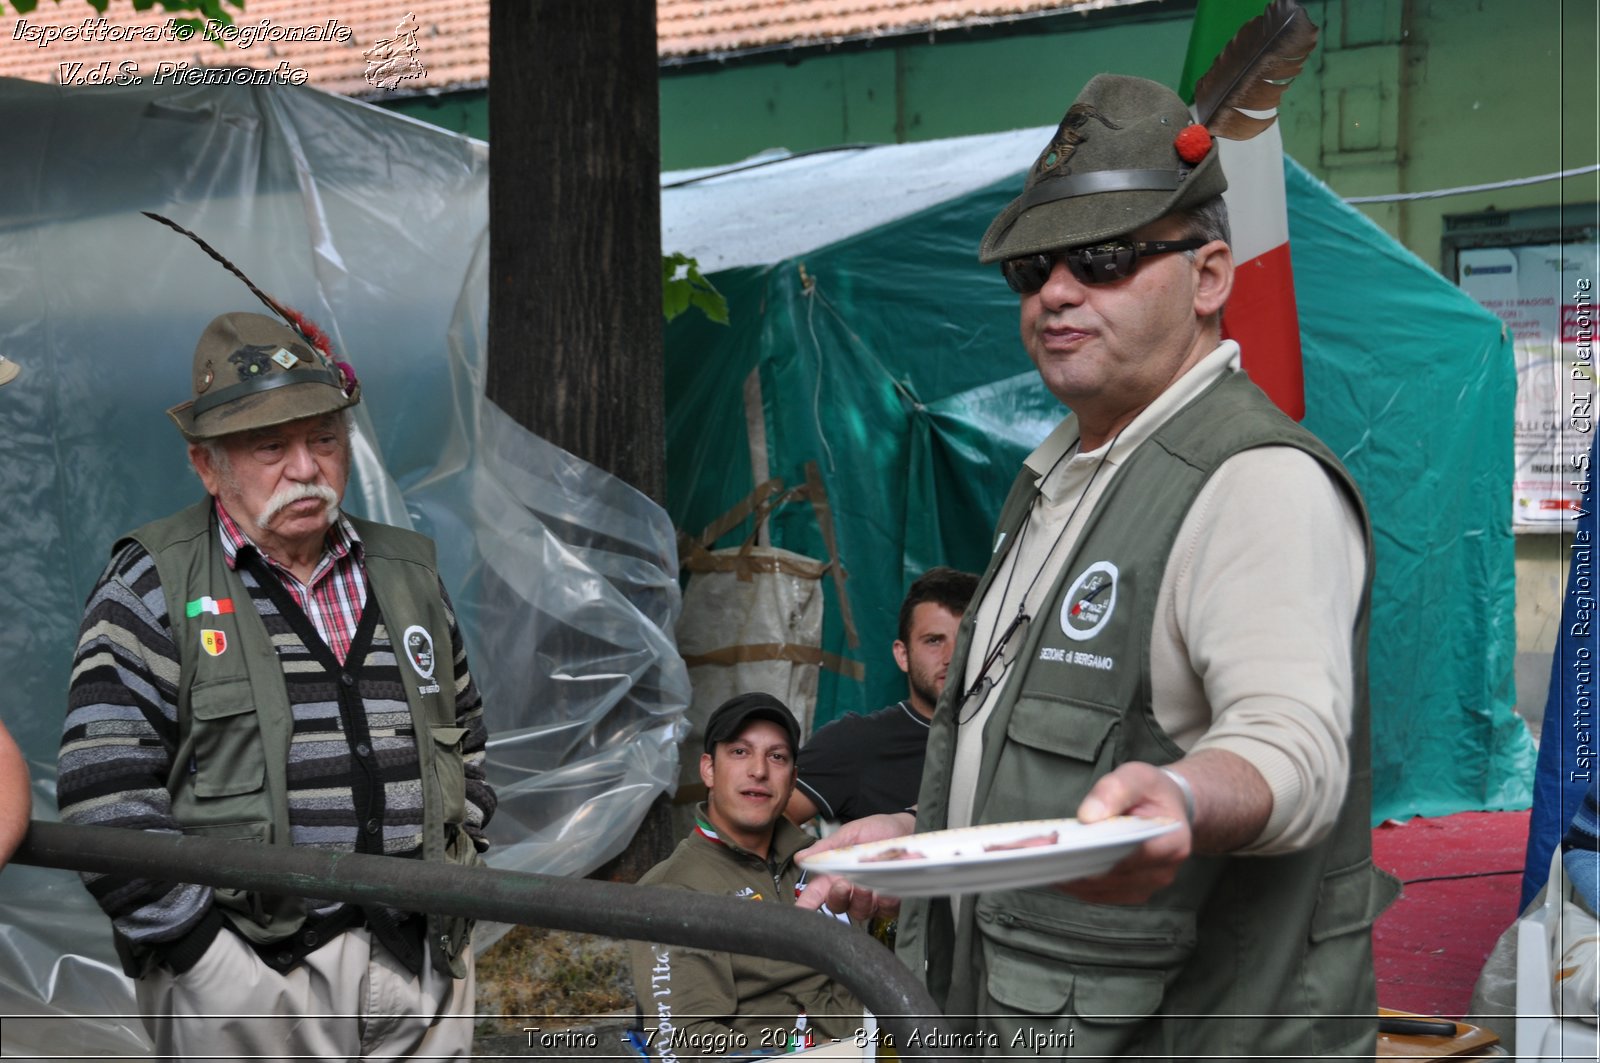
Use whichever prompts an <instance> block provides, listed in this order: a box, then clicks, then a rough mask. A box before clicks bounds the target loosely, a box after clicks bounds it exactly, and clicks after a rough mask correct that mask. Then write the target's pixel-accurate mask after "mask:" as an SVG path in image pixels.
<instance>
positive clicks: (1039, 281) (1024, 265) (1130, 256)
mask: <svg viewBox="0 0 1600 1063" xmlns="http://www.w3.org/2000/svg"><path fill="white" fill-rule="evenodd" d="M1205 245H1206V241H1205V240H1202V239H1200V238H1199V237H1190V238H1189V239H1187V240H1112V241H1110V242H1109V243H1104V244H1092V245H1090V246H1087V247H1067V248H1062V249H1061V250H1059V251H1041V252H1039V253H1038V254H1036V255H1023V256H1022V257H1021V258H1008V259H1006V260H1005V261H1004V262H1002V263H1000V272H1001V273H1003V274H1005V278H1006V283H1007V284H1009V285H1011V290H1012V291H1014V292H1018V293H1020V294H1022V295H1032V294H1033V293H1034V292H1036V291H1038V290H1039V289H1040V288H1043V287H1044V284H1045V281H1047V280H1049V279H1050V271H1051V270H1053V269H1055V266H1056V259H1058V258H1059V259H1062V260H1064V261H1065V262H1066V264H1067V268H1068V269H1070V270H1071V271H1072V275H1073V276H1074V277H1076V278H1078V280H1079V281H1080V282H1082V283H1084V284H1106V283H1108V282H1109V281H1119V280H1121V279H1122V278H1124V277H1131V276H1133V271H1134V269H1135V268H1136V267H1137V266H1138V264H1139V259H1141V258H1144V257H1145V256H1146V255H1164V254H1166V253H1168V252H1169V251H1193V250H1195V249H1196V248H1200V247H1204V246H1205Z"/></svg>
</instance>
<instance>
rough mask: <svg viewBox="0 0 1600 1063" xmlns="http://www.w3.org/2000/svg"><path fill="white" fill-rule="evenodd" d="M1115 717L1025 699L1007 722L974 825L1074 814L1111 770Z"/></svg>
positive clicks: (1077, 706) (1034, 698) (1065, 704)
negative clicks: (1097, 782)
mask: <svg viewBox="0 0 1600 1063" xmlns="http://www.w3.org/2000/svg"><path fill="white" fill-rule="evenodd" d="M1118 721H1119V717H1118V716H1117V715H1116V714H1115V713H1111V712H1107V711H1106V710H1104V709H1096V708H1094V707H1092V706H1085V705H1082V704H1073V703H1069V702H1067V701H1065V700H1063V699H1059V698H1050V697H1040V696H1037V695H1032V694H1030V695H1026V696H1024V697H1020V698H1018V699H1017V703H1016V704H1015V705H1014V706H1013V707H1012V710H1011V716H1010V718H1009V719H1008V720H1007V721H1006V742H1005V744H1004V746H1003V747H1002V748H1001V751H1000V759H999V763H998V764H997V765H996V767H995V772H994V775H993V782H992V783H991V784H990V786H989V790H988V793H987V794H986V795H985V797H984V803H983V807H982V808H981V809H979V810H977V815H976V816H975V817H974V818H975V819H976V820H978V821H980V822H984V823H1006V822H1010V821H1012V820H1019V819H1050V818H1053V817H1064V816H1073V815H1076V814H1077V811H1078V803H1079V802H1080V801H1082V800H1083V795H1084V794H1086V793H1088V792H1089V787H1090V785H1091V784H1092V783H1093V782H1094V780H1095V779H1096V778H1098V777H1099V776H1100V775H1103V774H1104V773H1105V772H1107V771H1110V770H1111V767H1112V762H1111V758H1112V756H1113V754H1114V753H1115V750H1116V734H1117V729H1118Z"/></svg>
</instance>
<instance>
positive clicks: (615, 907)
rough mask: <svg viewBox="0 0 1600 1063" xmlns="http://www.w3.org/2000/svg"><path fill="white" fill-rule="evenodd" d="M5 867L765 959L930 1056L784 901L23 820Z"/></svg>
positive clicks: (893, 1008)
mask: <svg viewBox="0 0 1600 1063" xmlns="http://www.w3.org/2000/svg"><path fill="white" fill-rule="evenodd" d="M12 859H13V861H14V862H17V863H23V864H32V865H35V866H38V867H55V868H64V869H67V870H70V871H95V872H99V873H101V874H108V875H119V876H126V877H137V878H149V877H159V878H162V879H166V880H169V881H174V880H175V881H181V882H194V883H198V884H200V885H204V886H214V887H221V888H225V889H245V890H254V891H258V892H262V893H278V894H288V895H291V896H302V897H324V898H327V899H329V900H338V901H347V902H351V903H355V904H373V905H377V904H385V905H389V906H390V907H393V908H399V909H402V910H404V911H411V912H430V913H433V914H435V915H453V916H465V917H468V918H474V919H487V920H493V921H495V922H501V923H524V924H527V925H530V926H542V927H549V928H551V929H555V930H571V931H576V932H579V933H585V934H604V935H606V936H608V937H617V938H633V939H636V940H640V941H656V942H661V943H663V944H668V945H686V946H689V947H692V948H699V949H713V950H716V951H720V952H737V953H742V954H744V955H747V956H769V957H776V958H781V959H785V960H791V961H793V962H795V963H800V964H804V965H805V966H807V967H810V968H813V969H814V970H817V971H821V972H822V973H823V974H826V975H828V976H829V977H830V978H834V979H837V980H838V981H840V982H842V983H844V985H845V986H846V987H848V988H849V989H850V991H851V992H853V993H854V994H855V995H856V997H857V998H858V999H859V1000H860V1001H861V1002H862V1003H863V1004H864V1005H866V1007H867V1009H868V1010H869V1011H871V1012H872V1013H873V1015H875V1016H876V1017H877V1019H878V1023H879V1025H880V1026H881V1027H882V1028H883V1029H884V1030H885V1031H887V1032H888V1033H890V1034H891V1035H893V1037H894V1044H895V1051H896V1052H897V1053H898V1054H899V1056H900V1058H902V1059H929V1060H935V1059H941V1058H943V1057H942V1056H940V1055H938V1054H937V1053H936V1052H935V1051H934V1049H932V1048H930V1047H928V1046H929V1045H938V1044H939V1043H940V1037H939V1033H940V1019H941V1016H940V1014H939V1010H938V1008H937V1007H936V1006H935V1005H934V1003H933V999H932V998H931V997H929V996H928V993H927V991H926V990H925V989H924V988H923V987H922V985H921V984H920V983H919V982H918V981H917V980H916V978H914V977H913V976H912V974H911V972H910V971H908V970H906V968H905V966H904V965H903V964H901V963H900V962H899V961H898V960H897V959H895V957H894V954H893V953H891V952H890V951H889V950H888V949H886V948H884V947H883V946H882V945H881V944H880V943H878V942H877V941H875V940H873V939H872V938H870V937H868V936H867V935H866V934H863V933H860V932H858V931H854V930H851V929H850V928H848V927H846V926H844V925H842V924H840V923H839V922H837V921H835V920H832V919H828V918H826V917H819V916H818V915H817V913H815V912H805V911H800V910H799V909H796V908H793V907H790V906H788V905H779V904H750V903H748V902H744V901H738V900H735V899H733V898H731V897H714V896H711V895H709V894H704V893H691V892H687V891H684V890H664V889H654V888H652V887H649V886H628V885H623V884H621V883H616V882H596V881H593V880H591V879H569V878H559V877H556V876H553V875H536V874H531V873H528V872H522V871H501V870H497V869H494V868H488V867H478V868H464V867H456V866H453V865H448V864H437V863H426V862H423V861H421V860H401V859H396V858H394V857H389V856H373V855H369V854H364V853H336V852H327V851H324V850H319V849H309V848H300V847H293V846H286V845H255V844H250V843H243V842H226V841H218V840H216V839H212V838H203V837H195V836H190V835H180V834H158V833H154V832H151V831H136V830H119V829H116V828H112V827H83V826H74V825H71V824H66V823H53V822H47V821H44V820H34V821H33V823H32V824H31V826H30V828H29V831H28V836H27V837H26V838H25V839H24V840H23V843H22V846H21V848H19V849H18V850H17V853H16V855H15V856H14V857H13V858H12Z"/></svg>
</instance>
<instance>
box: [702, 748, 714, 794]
mask: <svg viewBox="0 0 1600 1063" xmlns="http://www.w3.org/2000/svg"><path fill="white" fill-rule="evenodd" d="M712 764H713V761H712V759H711V754H710V753H702V754H700V781H701V782H702V783H704V784H705V787H706V789H707V790H709V789H711V783H712V782H713V781H714V780H715V779H716V777H717V772H716V769H715V768H714V767H712Z"/></svg>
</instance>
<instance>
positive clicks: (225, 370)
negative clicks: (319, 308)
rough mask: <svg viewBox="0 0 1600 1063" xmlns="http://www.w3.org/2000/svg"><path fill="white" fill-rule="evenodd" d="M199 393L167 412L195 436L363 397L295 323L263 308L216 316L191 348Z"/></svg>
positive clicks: (308, 413) (313, 412)
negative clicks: (348, 389)
mask: <svg viewBox="0 0 1600 1063" xmlns="http://www.w3.org/2000/svg"><path fill="white" fill-rule="evenodd" d="M191 384H192V386H193V393H194V397H193V398H192V399H190V400H189V401H188V402H184V403H179V404H178V405H177V406H174V407H172V409H170V410H168V411H167V416H168V417H171V418H172V422H173V423H174V424H176V425H177V426H178V431H180V432H182V433H183V436H184V438H185V439H187V440H189V441H190V442H198V441H200V440H202V439H216V438H218V437H220V436H226V435H231V434H233V433H234V432H245V431H249V430H250V429H254V428H269V427H271V426H272V425H277V424H287V423H288V422H290V421H298V420H299V419H301V418H302V417H316V416H318V415H319V414H324V413H333V412H335V411H337V410H342V409H344V408H345V407H347V406H354V405H355V404H356V403H357V402H359V401H360V395H359V392H355V391H352V392H350V393H346V391H345V388H344V381H343V379H342V377H341V375H340V372H339V370H338V369H337V367H335V366H333V365H330V364H327V363H326V362H325V361H324V360H323V359H322V358H321V357H320V356H319V355H318V354H317V353H316V352H315V351H314V350H313V349H312V347H311V345H310V344H309V343H307V342H306V340H305V338H304V337H302V336H301V335H300V334H299V333H298V332H296V331H295V330H294V329H291V328H290V327H289V326H287V325H285V324H284V323H283V322H281V321H274V320H273V319H272V318H270V317H267V316H266V315H265V314H252V313H246V312H238V313H232V314H223V315H222V316H220V317H217V318H213V319H212V321H211V324H209V325H207V326H206V329H205V331H204V332H202V333H201V334H200V342H199V343H197V344H195V348H194V370H193V374H192V378H191Z"/></svg>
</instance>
